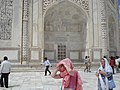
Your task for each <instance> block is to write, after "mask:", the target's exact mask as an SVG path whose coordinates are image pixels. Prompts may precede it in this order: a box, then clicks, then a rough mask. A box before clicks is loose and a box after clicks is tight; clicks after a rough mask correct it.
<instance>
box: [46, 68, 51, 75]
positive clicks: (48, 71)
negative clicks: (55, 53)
mask: <svg viewBox="0 0 120 90" xmlns="http://www.w3.org/2000/svg"><path fill="white" fill-rule="evenodd" d="M47 71H48V72H49V75H50V74H51V72H50V70H49V66H48V69H47Z"/></svg>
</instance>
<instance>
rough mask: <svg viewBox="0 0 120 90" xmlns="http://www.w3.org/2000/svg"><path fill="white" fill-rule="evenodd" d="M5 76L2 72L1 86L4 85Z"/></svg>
mask: <svg viewBox="0 0 120 90" xmlns="http://www.w3.org/2000/svg"><path fill="white" fill-rule="evenodd" d="M3 78H4V75H3V74H2V75H1V87H4V83H3Z"/></svg>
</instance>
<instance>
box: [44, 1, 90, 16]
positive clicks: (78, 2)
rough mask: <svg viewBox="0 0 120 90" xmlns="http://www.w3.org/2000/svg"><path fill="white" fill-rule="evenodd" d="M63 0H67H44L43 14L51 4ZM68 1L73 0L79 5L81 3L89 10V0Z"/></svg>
mask: <svg viewBox="0 0 120 90" xmlns="http://www.w3.org/2000/svg"><path fill="white" fill-rule="evenodd" d="M62 1H67V0H43V14H44V12H45V11H46V9H47V8H48V6H49V5H51V4H53V3H55V2H62ZM68 1H71V2H73V3H75V4H77V5H78V6H79V5H80V6H81V7H82V8H83V9H84V10H86V11H87V12H88V11H89V0H68Z"/></svg>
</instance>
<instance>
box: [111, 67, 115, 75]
mask: <svg viewBox="0 0 120 90" xmlns="http://www.w3.org/2000/svg"><path fill="white" fill-rule="evenodd" d="M111 67H112V70H113V74H115V72H114V66H111Z"/></svg>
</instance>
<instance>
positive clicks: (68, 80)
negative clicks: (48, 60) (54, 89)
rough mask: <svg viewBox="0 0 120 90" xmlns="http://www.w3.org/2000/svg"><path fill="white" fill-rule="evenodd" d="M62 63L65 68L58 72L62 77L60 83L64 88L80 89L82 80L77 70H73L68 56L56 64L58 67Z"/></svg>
mask: <svg viewBox="0 0 120 90" xmlns="http://www.w3.org/2000/svg"><path fill="white" fill-rule="evenodd" d="M61 64H63V65H64V66H65V68H66V70H65V71H64V72H60V77H61V78H63V81H62V85H63V86H64V88H72V89H74V90H82V80H81V78H80V76H79V74H78V71H76V70H73V68H74V66H73V64H72V62H71V60H70V59H69V58H66V59H63V60H62V61H60V62H59V63H58V64H57V67H59V66H60V65H61Z"/></svg>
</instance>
